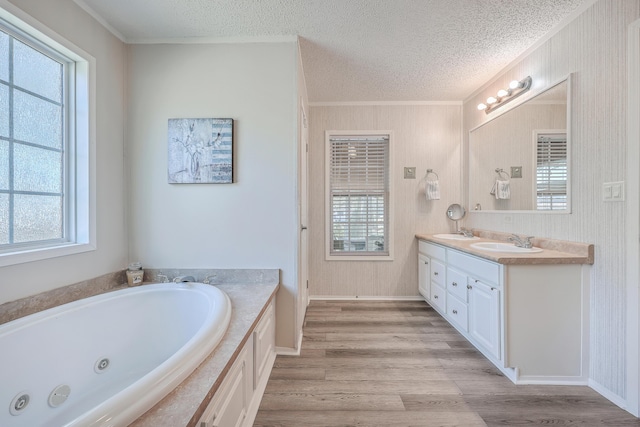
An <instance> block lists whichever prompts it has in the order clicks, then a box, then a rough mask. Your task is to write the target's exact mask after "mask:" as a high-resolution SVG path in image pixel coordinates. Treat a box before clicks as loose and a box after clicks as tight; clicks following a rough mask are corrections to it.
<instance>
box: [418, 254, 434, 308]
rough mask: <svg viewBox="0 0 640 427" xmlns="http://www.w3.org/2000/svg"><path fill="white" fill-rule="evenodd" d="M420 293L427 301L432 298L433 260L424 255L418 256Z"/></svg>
mask: <svg viewBox="0 0 640 427" xmlns="http://www.w3.org/2000/svg"><path fill="white" fill-rule="evenodd" d="M418 292H420V295H422V296H423V297H425V298H426V299H429V298H430V297H431V260H430V259H429V257H428V256H426V255H424V254H418Z"/></svg>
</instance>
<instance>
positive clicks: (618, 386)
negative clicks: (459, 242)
mask: <svg viewBox="0 0 640 427" xmlns="http://www.w3.org/2000/svg"><path fill="white" fill-rule="evenodd" d="M638 17H640V2H638V1H637V0H619V1H609V0H600V1H598V2H597V3H595V4H594V5H593V6H592V7H591V8H590V9H588V10H587V11H586V12H585V13H583V14H582V15H580V16H579V17H578V18H577V19H576V20H574V21H573V22H571V23H570V24H569V25H568V26H567V27H565V28H564V29H563V30H561V31H560V32H559V33H558V34H556V35H555V36H553V37H552V38H551V39H550V40H549V41H547V42H546V43H544V44H542V45H541V46H540V47H539V48H538V49H536V50H534V51H533V52H532V53H530V54H529V55H527V56H526V57H525V58H524V59H523V60H522V61H520V62H519V63H517V64H516V65H514V66H513V68H511V69H509V70H508V71H506V72H505V73H504V74H502V75H501V76H499V77H498V78H497V79H496V80H495V81H494V82H492V83H491V84H489V85H487V86H486V87H485V88H484V90H482V91H480V92H478V93H477V95H476V96H474V97H472V98H470V99H468V100H467V101H466V102H465V105H464V119H465V123H464V131H465V138H466V135H467V132H468V131H469V129H472V128H474V127H475V126H477V125H478V124H479V123H481V121H482V120H484V119H485V117H484V116H485V114H484V113H483V112H479V111H478V110H477V109H476V105H477V104H478V103H479V102H481V101H482V100H483V99H485V98H486V97H487V96H489V94H495V93H496V92H497V90H498V89H499V88H503V87H505V86H506V85H507V84H508V82H509V81H510V80H512V79H520V78H523V77H525V76H527V75H531V76H532V78H533V87H532V91H534V92H535V91H539V90H541V89H543V88H545V87H546V86H548V85H550V84H552V83H554V82H556V81H558V80H560V79H562V78H563V77H565V76H566V75H567V74H569V73H575V76H574V77H575V78H574V80H573V83H574V85H573V87H572V91H573V93H572V99H571V102H572V104H573V105H572V108H573V110H572V111H573V112H572V132H573V134H572V137H573V141H572V155H573V160H572V162H573V164H572V174H573V177H572V211H573V212H572V213H571V214H568V215H567V214H564V215H563V214H561V215H544V214H533V213H532V214H509V215H506V214H503V213H497V214H490V213H475V212H473V213H471V215H470V216H469V219H468V221H467V225H468V226H472V227H477V228H482V229H489V230H498V231H505V232H517V233H522V234H528V235H535V236H541V237H551V238H557V239H565V240H573V241H579V242H587V243H593V244H595V264H594V265H593V267H592V269H591V273H590V282H591V293H590V298H591V306H590V314H591V325H590V328H591V334H590V335H591V336H590V338H591V339H590V346H591V348H590V357H591V362H590V365H591V366H590V380H591V385H592V386H593V387H595V388H596V389H598V390H599V391H601V392H603V393H605V394H607V395H608V396H609V397H610V398H613V399H617V401H621V400H623V399H624V397H625V375H626V372H625V371H626V366H625V304H626V292H625V276H624V275H625V220H624V218H625V216H624V215H625V204H624V203H605V202H603V201H602V200H601V194H602V193H601V187H602V183H604V182H610V181H623V180H624V179H625V173H626V168H625V155H626V105H627V104H626V102H627V100H626V94H627V88H626V82H627V79H626V70H627V64H626V44H627V29H628V26H629V24H630V23H631V22H633V21H634V20H636V19H638ZM627 197H628V198H631V197H633V198H637V197H638V195H637V194H627ZM507 219H510V220H511V222H507V221H506V220H507ZM542 313H543V309H542V308H541V314H542Z"/></svg>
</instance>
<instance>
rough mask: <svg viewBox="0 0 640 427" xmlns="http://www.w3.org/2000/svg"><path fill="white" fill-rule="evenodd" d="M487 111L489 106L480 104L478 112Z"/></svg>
mask: <svg viewBox="0 0 640 427" xmlns="http://www.w3.org/2000/svg"><path fill="white" fill-rule="evenodd" d="M486 109H487V105H486V104H482V103H480V104H478V110H480V111H484V110H486Z"/></svg>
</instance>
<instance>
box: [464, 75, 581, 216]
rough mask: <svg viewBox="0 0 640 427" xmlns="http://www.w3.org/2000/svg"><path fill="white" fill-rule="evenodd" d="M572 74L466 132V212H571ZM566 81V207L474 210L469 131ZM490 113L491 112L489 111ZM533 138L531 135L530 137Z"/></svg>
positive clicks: (555, 213) (517, 101) (550, 213)
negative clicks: (553, 208) (560, 208)
mask: <svg viewBox="0 0 640 427" xmlns="http://www.w3.org/2000/svg"><path fill="white" fill-rule="evenodd" d="M572 76H573V73H570V74H568V75H566V76H565V77H563V78H561V79H558V80H556V81H553V82H552V83H550V84H549V85H547V86H545V87H544V88H542V89H540V90H538V91H536V92H534V93H533V94H529V96H526V97H524V99H517V100H514V103H513V105H508V106H505V107H506V108H505V109H504V110H503V111H501V112H499V113H497V114H496V115H495V116H493V117H491V118H489V119H487V120H485V121H483V122H482V123H480V124H479V125H477V126H475V127H473V128H471V129H469V134H468V139H467V162H466V163H467V165H466V169H467V179H466V183H465V184H466V187H467V195H466V199H467V203H468V206H469V209H468V210H467V213H468V214H483V213H488V214H495V213H499V214H509V215H510V214H543V215H567V214H571V209H572V203H571V199H572V194H571V192H572V185H571V181H572V180H573V164H572V163H573V161H572V151H573V148H572V147H573V132H572V127H573V126H572V123H571V118H572V104H573V98H572V92H573V84H572ZM563 82H566V83H567V118H566V123H567V126H566V131H567V174H568V179H567V209H563V210H536V209H530V210H515V209H514V210H508V209H504V210H501V209H481V210H475V209H474V208H473V206H475V203H472V201H471V192H470V189H471V185H470V182H471V167H470V164H469V163H470V162H469V158H470V156H469V153H470V151H471V132H473V131H475V130H476V129H479V128H481V127H483V126H485V125H487V124H489V123H491V122H492V121H494V120H495V119H497V118H498V117H502V116H503V115H504V114H506V113H508V112H510V111H512V110H514V109H516V108H518V107H519V106H521V105H523V104H525V103H527V102H529V101H531V100H533V99H535V98H536V97H537V96H539V95H541V94H543V93H545V92H546V91H548V90H550V89H552V88H554V87H556V86H558V85H559V84H561V83H563ZM489 114H491V113H489ZM532 138H533V137H532ZM535 148H536V147H535V146H534V147H533V149H534V150H535Z"/></svg>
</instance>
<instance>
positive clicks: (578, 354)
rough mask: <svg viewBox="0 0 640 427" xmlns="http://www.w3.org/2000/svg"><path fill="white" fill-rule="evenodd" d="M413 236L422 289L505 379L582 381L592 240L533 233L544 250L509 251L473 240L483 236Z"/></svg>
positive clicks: (585, 364)
mask: <svg viewBox="0 0 640 427" xmlns="http://www.w3.org/2000/svg"><path fill="white" fill-rule="evenodd" d="M491 237H494V238H495V237H498V238H499V239H500V240H501V241H502V243H504V240H506V239H505V236H496V235H492V236H491ZM417 238H418V239H419V240H418V266H419V267H418V278H419V279H418V280H419V285H418V288H419V292H420V294H421V295H422V296H423V297H424V298H425V300H426V301H427V302H428V303H429V304H430V305H431V306H432V307H433V308H434V309H435V310H436V311H437V312H438V313H440V314H441V315H442V317H444V318H445V319H446V320H447V321H448V322H449V323H450V324H451V325H452V326H453V327H454V328H456V329H457V330H458V331H459V332H460V333H461V334H462V335H463V336H464V337H465V338H466V339H467V340H469V342H471V343H472V344H473V345H474V346H475V347H476V348H477V349H478V350H479V351H480V352H482V353H483V354H484V355H485V356H486V357H487V358H488V359H489V360H490V361H491V362H492V363H493V364H494V365H496V366H497V367H498V368H499V369H500V370H501V371H502V372H503V373H504V374H505V375H506V376H507V377H508V378H509V379H511V380H512V381H513V382H514V383H518V384H586V383H587V376H588V360H587V354H588V307H589V306H588V271H587V270H588V266H589V264H593V245H585V244H580V243H577V244H573V243H572V242H559V243H558V244H554V242H553V241H549V240H542V239H537V240H534V245H535V246H538V245H541V246H543V248H542V250H541V251H539V252H532V253H511V252H498V251H486V250H479V249H474V248H473V247H472V245H473V244H474V243H478V242H487V243H488V242H496V240H495V239H488V238H486V237H475V238H474V239H468V240H448V239H441V238H437V237H434V236H429V235H417ZM556 242H558V241H556ZM476 246H477V245H476ZM558 248H559V249H563V250H569V251H570V252H564V251H560V250H557V249H558Z"/></svg>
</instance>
